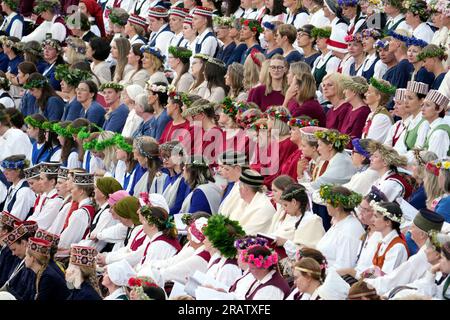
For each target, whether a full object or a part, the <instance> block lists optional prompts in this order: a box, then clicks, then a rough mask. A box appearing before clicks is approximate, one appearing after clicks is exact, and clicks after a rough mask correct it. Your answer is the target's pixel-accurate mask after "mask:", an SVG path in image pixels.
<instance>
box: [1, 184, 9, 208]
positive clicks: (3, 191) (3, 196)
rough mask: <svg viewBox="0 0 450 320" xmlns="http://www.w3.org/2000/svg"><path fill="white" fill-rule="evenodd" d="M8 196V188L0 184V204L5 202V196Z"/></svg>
mask: <svg viewBox="0 0 450 320" xmlns="http://www.w3.org/2000/svg"><path fill="white" fill-rule="evenodd" d="M7 194H8V188H7V187H6V185H5V184H4V183H3V182H0V203H2V202H3V201H5V199H6V196H7Z"/></svg>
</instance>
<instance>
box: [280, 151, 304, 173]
mask: <svg viewBox="0 0 450 320" xmlns="http://www.w3.org/2000/svg"><path fill="white" fill-rule="evenodd" d="M301 156H302V151H301V150H300V149H297V150H295V151H294V152H293V153H292V154H291V155H289V157H288V158H287V159H286V161H284V162H283V163H282V164H281V170H280V175H283V174H286V175H288V176H291V177H292V178H294V180H297V163H298V160H300V157H301Z"/></svg>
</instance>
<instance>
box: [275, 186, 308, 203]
mask: <svg viewBox="0 0 450 320" xmlns="http://www.w3.org/2000/svg"><path fill="white" fill-rule="evenodd" d="M300 192H305V189H302V188H299V189H295V190H292V191H291V192H289V193H286V194H282V195H281V197H280V199H281V200H286V201H290V200H288V199H290V198H292V197H293V196H295V195H296V194H297V193H300Z"/></svg>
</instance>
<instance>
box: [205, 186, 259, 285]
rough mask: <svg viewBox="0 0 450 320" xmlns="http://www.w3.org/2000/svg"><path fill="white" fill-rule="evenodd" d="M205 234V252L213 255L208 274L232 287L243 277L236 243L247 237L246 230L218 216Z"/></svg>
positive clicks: (213, 219)
mask: <svg viewBox="0 0 450 320" xmlns="http://www.w3.org/2000/svg"><path fill="white" fill-rule="evenodd" d="M261 184H262V182H261ZM203 234H204V235H205V237H206V239H205V240H204V244H205V250H206V251H208V252H209V254H210V255H211V259H210V260H209V263H208V269H207V271H206V274H207V275H209V276H211V277H213V278H215V279H216V280H217V281H220V282H222V283H223V284H225V285H226V286H231V285H232V284H233V283H234V282H235V281H236V280H237V279H238V278H239V277H240V276H242V270H241V268H240V267H239V265H238V262H237V259H236V255H237V250H236V248H235V247H234V242H235V241H236V240H237V239H238V238H241V237H243V236H244V235H245V232H244V230H243V229H242V227H241V226H240V225H239V222H237V221H235V220H231V219H229V218H226V217H224V216H222V215H218V214H217V215H213V216H211V217H210V218H209V219H208V224H207V226H206V227H205V228H204V229H203Z"/></svg>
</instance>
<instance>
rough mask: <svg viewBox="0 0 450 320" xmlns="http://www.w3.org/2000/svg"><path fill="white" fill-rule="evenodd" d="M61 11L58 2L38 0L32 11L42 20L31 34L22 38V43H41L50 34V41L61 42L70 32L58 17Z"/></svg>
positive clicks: (55, 0) (54, 0)
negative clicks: (33, 41)
mask: <svg viewBox="0 0 450 320" xmlns="http://www.w3.org/2000/svg"><path fill="white" fill-rule="evenodd" d="M60 9H61V4H60V1H59V0H39V1H37V2H36V6H35V7H34V11H35V12H36V13H37V14H39V16H40V17H41V18H42V19H43V21H42V23H41V24H40V25H39V26H38V27H37V28H36V29H34V31H33V32H32V33H30V34H29V35H27V36H25V37H23V38H22V41H23V42H29V41H32V40H35V41H38V42H42V41H44V40H45V39H47V34H50V35H51V36H50V38H51V39H55V40H58V41H60V42H63V41H64V40H65V39H66V37H67V36H68V35H70V31H69V29H68V28H67V26H66V25H65V22H64V18H62V17H61V16H60V15H58V12H59V10H60Z"/></svg>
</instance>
